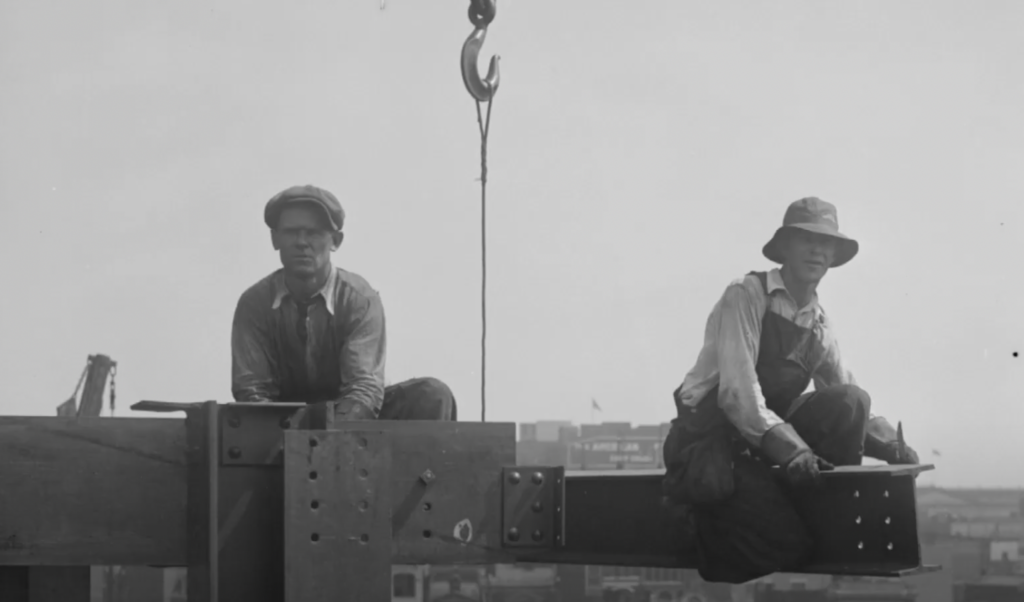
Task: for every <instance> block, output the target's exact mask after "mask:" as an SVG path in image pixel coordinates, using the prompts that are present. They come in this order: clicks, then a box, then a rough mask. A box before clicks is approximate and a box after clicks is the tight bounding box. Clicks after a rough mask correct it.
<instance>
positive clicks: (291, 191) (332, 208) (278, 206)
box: [263, 184, 345, 232]
mask: <svg viewBox="0 0 1024 602" xmlns="http://www.w3.org/2000/svg"><path fill="white" fill-rule="evenodd" d="M292 203H315V204H317V205H319V206H320V207H321V208H322V209H323V210H324V213H325V214H326V215H327V219H328V220H330V222H331V226H333V227H334V229H335V231H338V232H340V231H341V228H342V227H343V226H344V225H345V210H344V209H342V208H341V203H339V202H338V198H337V197H335V196H334V195H333V194H331V193H330V192H328V191H326V190H324V189H323V188H318V187H316V186H313V185H312V184H307V185H305V186H292V187H291V188H288V189H287V190H282V191H281V192H279V193H277V194H275V195H274V197H273V198H272V199H270V200H269V201H267V206H266V207H264V209H263V221H264V222H266V223H267V226H268V227H269V228H276V227H277V220H278V218H280V217H281V211H283V210H284V208H285V207H286V206H288V205H290V204H292Z"/></svg>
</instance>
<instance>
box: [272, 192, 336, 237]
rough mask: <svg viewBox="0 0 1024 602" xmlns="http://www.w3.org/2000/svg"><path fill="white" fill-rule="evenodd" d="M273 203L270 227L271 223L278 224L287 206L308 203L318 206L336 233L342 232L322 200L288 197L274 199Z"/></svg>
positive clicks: (301, 196)
mask: <svg viewBox="0 0 1024 602" xmlns="http://www.w3.org/2000/svg"><path fill="white" fill-rule="evenodd" d="M273 203H274V207H273V209H271V210H270V212H269V213H268V214H267V218H266V219H267V225H270V224H271V223H276V222H277V219H278V218H279V217H280V216H281V212H282V211H283V210H284V208H285V207H286V206H288V205H294V204H296V203H306V204H312V205H316V206H317V208H319V209H320V211H321V212H322V213H323V214H324V217H326V218H327V223H329V224H330V225H331V227H332V228H334V230H335V231H340V230H341V227H340V225H339V224H337V223H335V221H334V218H333V217H331V210H330V209H329V208H328V207H327V206H326V205H324V202H323V201H322V200H321V199H318V198H316V197H314V196H304V195H296V196H288V197H284V198H278V199H274V201H273ZM271 227H273V226H271Z"/></svg>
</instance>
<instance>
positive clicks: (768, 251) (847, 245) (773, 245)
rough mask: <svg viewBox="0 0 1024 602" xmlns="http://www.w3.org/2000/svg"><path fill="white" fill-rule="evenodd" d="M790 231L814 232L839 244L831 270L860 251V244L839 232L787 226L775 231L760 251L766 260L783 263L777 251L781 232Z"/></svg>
mask: <svg viewBox="0 0 1024 602" xmlns="http://www.w3.org/2000/svg"><path fill="white" fill-rule="evenodd" d="M792 229H799V230H805V231H807V232H814V233H815V234H823V235H825V236H829V237H831V238H834V239H836V241H838V243H839V244H838V245H836V257H835V260H834V261H833V262H832V265H831V266H830V267H833V268H838V267H839V266H841V265H844V264H846V263H848V262H849V261H850V260H851V259H853V258H854V256H855V255H856V254H857V253H858V251H860V244H859V243H858V242H857V241H856V240H854V239H852V238H850V237H849V236H846V235H845V234H843V233H841V232H837V231H835V230H832V229H831V228H828V227H827V226H823V225H821V224H789V225H787V226H782V227H781V228H779V229H778V230H776V231H775V235H774V236H772V239H771V240H769V241H768V244H766V245H765V246H764V248H763V249H762V250H761V252H762V253H763V254H764V256H765V257H766V258H768V259H769V260H771V261H773V262H775V263H779V264H781V263H783V262H784V259H783V257H782V253H781V252H780V250H779V240H780V239H781V237H782V233H783V232H785V231H786V230H792Z"/></svg>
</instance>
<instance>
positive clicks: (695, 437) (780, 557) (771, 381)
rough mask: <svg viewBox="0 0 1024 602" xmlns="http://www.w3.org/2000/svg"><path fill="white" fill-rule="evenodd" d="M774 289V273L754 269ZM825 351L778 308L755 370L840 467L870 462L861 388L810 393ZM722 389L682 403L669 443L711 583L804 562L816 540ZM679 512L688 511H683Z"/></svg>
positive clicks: (675, 495)
mask: <svg viewBox="0 0 1024 602" xmlns="http://www.w3.org/2000/svg"><path fill="white" fill-rule="evenodd" d="M752 273H753V274H755V275H756V276H757V277H758V279H759V280H760V281H761V285H762V287H763V288H764V291H765V293H766V294H767V291H768V282H767V274H766V273H764V272H752ZM823 352H824V348H823V346H822V344H821V342H820V341H819V340H818V338H817V337H816V335H815V333H814V330H813V329H810V328H802V327H800V326H798V325H797V324H795V323H793V322H791V321H789V320H787V319H785V318H783V317H782V316H780V315H778V314H776V313H774V312H772V311H771V303H769V304H768V309H767V310H766V312H765V314H764V316H763V319H762V323H761V337H760V343H759V351H758V356H757V363H756V365H755V371H756V373H757V378H758V384H759V385H760V387H761V391H762V392H763V394H764V397H765V404H766V405H767V406H768V408H769V409H770V410H772V411H773V412H775V413H776V414H777V415H779V416H780V417H782V418H783V419H784V420H786V421H787V422H789V423H791V424H792V425H793V427H794V428H795V429H796V430H797V432H798V433H799V434H800V436H801V437H802V438H803V439H804V440H805V441H806V442H807V444H808V445H809V446H810V447H811V448H812V449H814V450H815V452H816V453H818V455H820V456H822V457H823V458H825V459H826V460H829V461H830V462H832V463H833V464H837V465H841V464H860V461H861V456H862V454H863V444H864V425H865V422H866V419H867V408H866V407H865V406H864V405H863V404H862V403H861V402H860V401H859V397H858V396H857V395H856V394H855V387H846V386H838V387H829V388H826V389H824V390H822V391H815V392H812V393H808V394H804V391H805V390H806V389H807V387H808V385H809V384H810V382H811V379H812V377H813V373H814V370H815V369H816V368H817V367H818V366H819V364H820V363H821V360H822V357H823ZM717 394H718V388H717V387H715V388H714V389H712V390H711V391H710V392H709V393H708V394H707V396H705V398H704V399H702V400H701V401H700V403H698V404H697V405H696V406H695V407H685V406H683V405H682V404H681V403H679V401H678V400H679V390H678V389H677V390H676V394H675V396H674V397H675V399H676V409H677V411H678V417H677V418H676V419H675V420H673V421H672V429H671V430H670V432H669V435H668V437H667V439H666V441H665V446H664V455H665V466H666V476H665V480H664V482H663V488H664V493H665V497H666V502H667V504H668V505H669V507H675V508H677V509H678V508H680V507H683V508H686V510H687V511H686V512H684V513H683V514H685V519H684V520H685V521H686V523H687V525H686V526H688V531H689V533H683V534H681V535H680V536H681V537H684V538H688V539H695V540H696V548H697V549H696V551H697V553H698V557H699V561H698V570H699V571H700V573H701V576H702V577H703V578H704V579H705V580H708V581H723V582H730V583H742V582H745V581H748V580H750V579H754V578H757V577H760V576H763V575H767V574H770V573H773V572H778V571H785V570H787V569H793V568H795V567H799V566H800V565H801V564H803V563H804V562H805V560H806V557H807V555H808V554H809V553H810V551H811V544H812V542H811V540H810V536H809V535H808V534H807V532H806V529H805V527H804V526H803V523H802V522H801V521H800V518H799V516H798V515H797V514H796V511H795V509H794V507H793V504H792V501H791V500H790V499H789V497H788V495H789V493H788V492H787V491H785V490H784V488H783V487H780V485H779V484H778V483H777V482H776V481H775V480H774V479H773V478H772V475H771V473H770V471H769V463H768V462H766V461H764V460H765V458H762V457H760V454H759V452H758V451H757V450H755V449H753V448H752V447H751V446H750V445H749V444H748V443H747V442H746V441H745V440H744V439H742V437H741V436H740V435H739V432H738V431H737V430H736V428H735V427H734V426H733V425H732V424H731V423H730V422H729V421H728V419H727V418H726V416H725V414H724V412H723V411H722V410H721V408H719V406H718V403H717ZM677 513H678V512H677ZM680 516H682V515H680Z"/></svg>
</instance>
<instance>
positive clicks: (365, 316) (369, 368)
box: [338, 293, 387, 416]
mask: <svg viewBox="0 0 1024 602" xmlns="http://www.w3.org/2000/svg"><path fill="white" fill-rule="evenodd" d="M352 305H353V306H354V307H352V308H351V311H350V312H348V315H349V316H350V317H349V323H348V324H347V328H346V331H347V332H346V336H345V337H344V341H345V342H344V343H343V344H342V346H341V350H340V351H341V353H340V357H339V358H338V361H339V362H340V370H341V389H340V391H339V392H338V395H339V397H338V401H357V402H359V403H361V404H363V405H365V406H366V407H368V408H370V410H372V411H373V413H374V415H375V416H376V415H377V414H379V413H380V409H381V406H382V405H383V404H384V365H385V361H386V357H387V332H386V328H385V321H384V305H383V304H382V303H381V300H380V295H379V294H378V293H372V294H368V295H365V296H363V297H362V298H361V299H360V300H359V301H358V302H355V303H353V304H352Z"/></svg>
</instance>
